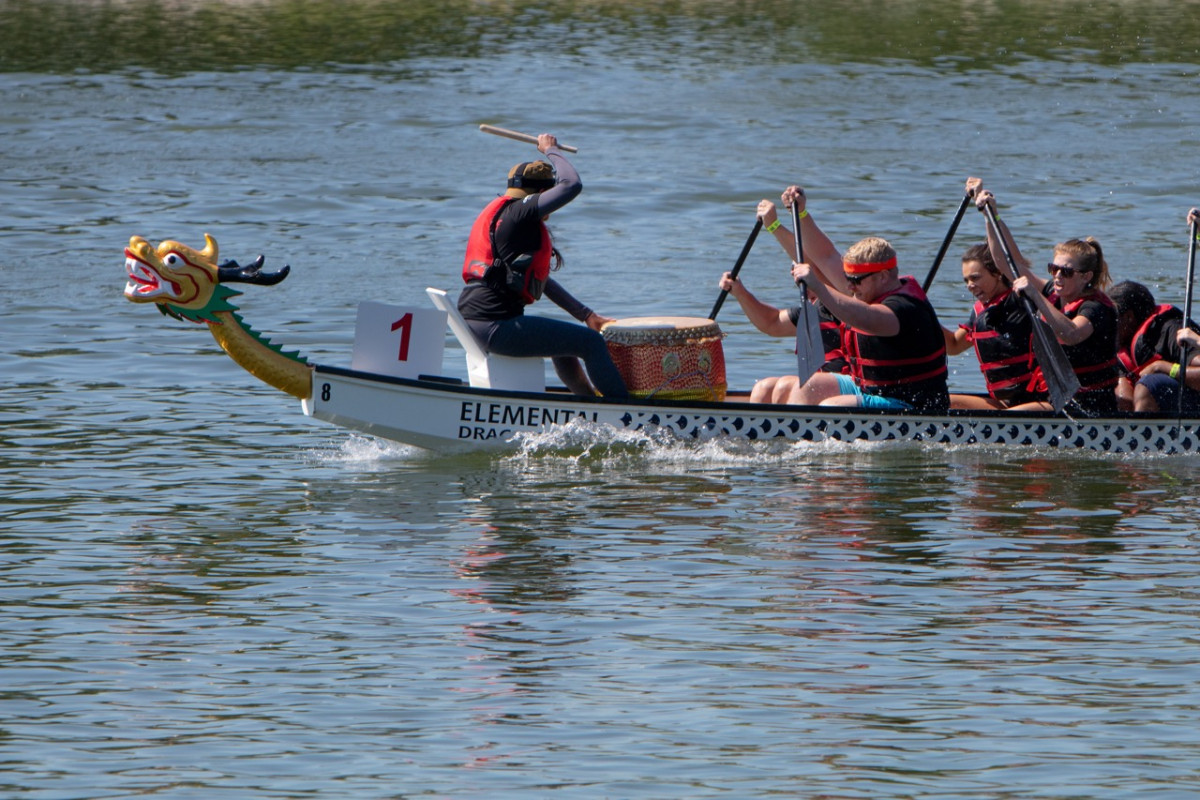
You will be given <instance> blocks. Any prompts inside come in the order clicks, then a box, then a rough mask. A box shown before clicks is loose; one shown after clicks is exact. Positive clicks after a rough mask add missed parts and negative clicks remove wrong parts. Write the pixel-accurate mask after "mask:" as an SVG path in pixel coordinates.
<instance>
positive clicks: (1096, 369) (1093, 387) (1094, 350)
mask: <svg viewBox="0 0 1200 800" xmlns="http://www.w3.org/2000/svg"><path fill="white" fill-rule="evenodd" d="M1050 299H1051V302H1055V303H1057V302H1059V301H1058V298H1057V296H1051V298H1050ZM1088 300H1095V301H1097V302H1098V303H1100V305H1102V306H1104V307H1105V308H1107V309H1109V313H1108V314H1107V315H1106V316H1107V318H1106V319H1104V320H1097V319H1094V320H1092V321H1091V322H1092V335H1091V336H1089V337H1088V338H1087V339H1085V340H1084V341H1082V342H1080V343H1079V344H1073V345H1071V344H1065V345H1063V352H1064V353H1066V355H1067V360H1068V361H1070V362H1071V369H1073V370H1074V371H1075V377H1077V378H1079V394H1087V393H1089V392H1112V390H1113V388H1114V387H1116V385H1117V381H1118V379H1119V378H1120V377H1121V374H1120V369H1119V366H1118V365H1119V364H1120V362H1119V361H1118V360H1117V308H1116V306H1115V305H1113V301H1112V300H1110V299H1109V297H1108V295H1106V294H1105V293H1104V292H1099V291H1098V292H1095V293H1093V294H1091V295H1089V296H1087V297H1081V298H1079V299H1078V300H1076V301H1074V302H1073V303H1068V304H1067V305H1065V306H1063V307H1062V312H1063V314H1065V315H1066V317H1067V318H1068V319H1074V318H1075V317H1076V316H1078V315H1079V309H1080V307H1081V306H1083V304H1084V303H1086V302H1087V301H1088ZM1098 323H1099V324H1098ZM1106 399H1107V398H1106Z"/></svg>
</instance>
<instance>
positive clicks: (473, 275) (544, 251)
mask: <svg viewBox="0 0 1200 800" xmlns="http://www.w3.org/2000/svg"><path fill="white" fill-rule="evenodd" d="M516 200H517V198H515V197H508V196H505V195H501V196H500V197H497V198H496V199H495V200H493V201H492V202H490V203H488V205H487V207H486V208H484V209H483V211H482V212H480V214H479V216H478V217H476V218H475V224H474V225H472V226H471V236H470V238H468V239H467V253H466V256H464V258H463V282H469V281H472V280H483V279H484V278H485V277H487V278H488V279H489V280H491V279H492V276H491V275H489V274H488V272H489V270H491V269H492V268H493V267H495V268H497V269H500V270H503V271H504V274H502V275H501V276H499V280H498V281H497V283H499V284H501V285H506V286H507V287H508V288H509V290H510V291H512V292H513V293H514V294H516V295H517V296H518V297H519V298H520V299H521V302H522V303H524V304H525V305H529V304H530V303H533V302H535V301H536V300H537V299H538V298H540V297H541V296H542V291H543V290H544V289H545V288H546V281H547V280H548V279H549V277H550V260H551V257H552V256H553V254H554V245H553V243H552V242H551V240H550V231H549V229H548V228H547V227H546V223H544V222H542V221H541V220H538V225H539V226H540V227H541V244H540V245H539V246H538V249H537V252H535V253H533V254H532V256H533V262H532V263H531V264H530V265H529V266H528V267H527V268H526V269H524V270H523V271H522V270H516V269H514V268H513V266H512V265H511V264H505V263H504V262H503V261H502V260H500V259H499V258H497V257H496V228H497V226H498V225H499V224H500V214H501V212H502V211H503V210H504V209H505V208H506V207H507V206H508V204H509V203H513V202H516Z"/></svg>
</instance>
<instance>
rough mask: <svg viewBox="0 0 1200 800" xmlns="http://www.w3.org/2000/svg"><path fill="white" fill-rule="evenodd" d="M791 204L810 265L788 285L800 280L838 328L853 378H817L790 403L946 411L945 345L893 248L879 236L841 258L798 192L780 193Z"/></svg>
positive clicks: (796, 266)
mask: <svg viewBox="0 0 1200 800" xmlns="http://www.w3.org/2000/svg"><path fill="white" fill-rule="evenodd" d="M793 203H795V204H798V208H799V215H800V220H801V222H800V224H801V228H802V230H801V233H802V235H803V240H804V242H805V256H806V258H807V259H808V260H809V261H811V262H812V263H793V264H792V278H793V279H794V280H795V281H796V282H797V283H800V282H802V281H803V282H804V283H805V284H806V285H807V286H808V289H809V291H810V292H811V293H812V294H813V295H815V296H816V298H817V300H818V301H819V302H820V303H821V304H822V305H823V306H825V308H827V309H828V310H829V312H830V313H831V314H832V315H833V316H834V317H835V318H837V319H838V320H840V321H841V324H842V342H843V348H842V351H843V353H844V354H845V356H846V359H847V361H848V362H849V364H850V374H849V375H843V374H834V373H830V372H818V373H816V374H815V375H813V376H812V377H811V378H809V379H808V380H807V381H805V382H804V384H803V385H800V386H797V387H796V388H795V390H794V391H793V392H792V393H791V396H790V397H789V402H790V403H794V404H800V405H818V404H820V405H840V406H862V407H864V408H884V409H916V410H919V411H926V412H931V413H941V412H944V411H945V410H946V409H947V408H948V407H949V394H948V392H947V389H946V342H945V339H944V337H943V334H942V326H941V323H940V322H938V318H937V312H935V311H934V309H933V306H932V305H930V303H929V300H928V298H926V297H925V292H923V291H922V290H921V284H920V282H919V281H918V280H917V279H916V278H914V277H913V276H911V275H904V276H901V275H900V273H899V264H898V259H897V257H896V251H895V249H893V248H892V245H891V244H890V243H888V242H887V240H885V239H881V238H879V237H877V236H870V237H867V238H866V239H862V240H861V241H859V242H857V243H856V244H854V245H851V247H850V248H849V249H848V250H847V251H846V253H845V255H844V256H842V255H839V254H838V251H837V249H836V248H835V247H834V246H833V244H832V242H830V240H829V237H828V236H826V235H825V233H824V232H823V231H822V230H821V229H820V227H819V226H818V225H817V223H816V222H815V221H814V220H813V217H812V214H810V213H809V212H808V209H807V198H806V197H805V194H804V189H802V188H801V187H799V186H789V187H788V188H787V189H786V190H785V191H784V193H783V204H784V205H785V206H788V207H789V208H790V207H791V206H792V204H793Z"/></svg>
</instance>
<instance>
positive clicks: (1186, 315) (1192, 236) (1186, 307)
mask: <svg viewBox="0 0 1200 800" xmlns="http://www.w3.org/2000/svg"><path fill="white" fill-rule="evenodd" d="M1196 229H1197V223H1196V218H1195V217H1193V218H1192V224H1191V226H1190V227H1189V228H1188V271H1187V283H1186V287H1187V288H1185V289H1184V292H1183V324H1184V325H1187V324H1188V320H1190V319H1191V318H1192V285H1193V283H1194V282H1195V278H1196V236H1197V235H1198V234H1197V230H1196ZM1190 358H1191V357H1190V355H1189V354H1188V348H1187V345H1183V346H1181V347H1180V348H1179V420H1178V421H1179V427H1180V428H1181V429H1182V428H1183V389H1184V387H1185V386H1187V383H1186V380H1187V362H1188V361H1189V360H1190Z"/></svg>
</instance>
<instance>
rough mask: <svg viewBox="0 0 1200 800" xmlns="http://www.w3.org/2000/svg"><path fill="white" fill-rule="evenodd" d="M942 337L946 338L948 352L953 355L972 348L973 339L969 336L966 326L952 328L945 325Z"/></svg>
mask: <svg viewBox="0 0 1200 800" xmlns="http://www.w3.org/2000/svg"><path fill="white" fill-rule="evenodd" d="M942 338H944V339H945V340H946V352H947V353H949V354H950V355H952V356H956V355H958V354H959V353H962V352H965V351H967V350H969V349H970V348H971V340H970V339H969V338H968V337H967V329H966V328H956V329H955V330H950V329H949V328H947V327H945V326H944V325H943V326H942Z"/></svg>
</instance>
